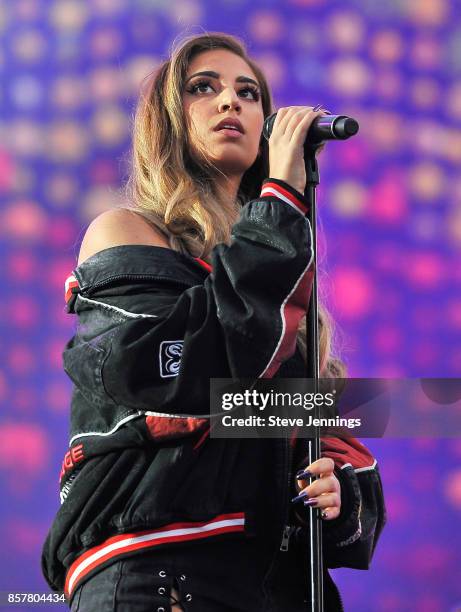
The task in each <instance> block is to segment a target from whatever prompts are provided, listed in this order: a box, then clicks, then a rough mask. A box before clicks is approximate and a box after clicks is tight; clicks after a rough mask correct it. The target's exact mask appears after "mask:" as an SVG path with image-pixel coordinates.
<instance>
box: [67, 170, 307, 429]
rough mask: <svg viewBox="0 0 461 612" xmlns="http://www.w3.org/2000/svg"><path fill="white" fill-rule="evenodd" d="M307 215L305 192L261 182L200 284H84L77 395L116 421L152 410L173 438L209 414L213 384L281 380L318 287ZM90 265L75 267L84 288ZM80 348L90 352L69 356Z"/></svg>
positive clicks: (70, 366)
mask: <svg viewBox="0 0 461 612" xmlns="http://www.w3.org/2000/svg"><path fill="white" fill-rule="evenodd" d="M306 213H307V201H306V200H305V198H304V196H303V195H301V194H300V193H298V192H297V191H296V190H294V189H292V188H291V187H290V186H289V185H288V184H286V183H284V182H283V181H279V180H275V179H266V180H265V181H264V183H263V186H262V191H261V196H260V197H259V198H258V199H255V200H252V201H250V202H248V203H247V204H245V205H244V206H243V207H242V210H241V213H240V218H239V220H238V221H237V222H236V223H235V224H234V226H233V228H232V237H231V243H230V244H229V245H226V244H218V245H217V246H216V247H215V248H214V249H213V251H212V257H211V261H212V270H211V273H210V274H209V276H208V277H207V278H206V279H205V281H204V282H203V284H198V285H194V286H192V287H188V288H186V289H184V287H178V286H177V285H175V284H174V283H172V282H171V279H168V278H165V279H162V278H161V277H159V278H157V279H156V281H155V284H154V285H151V286H149V285H147V288H144V289H143V286H142V285H141V284H140V283H138V284H136V285H132V286H130V287H129V288H127V287H123V286H121V285H118V284H117V283H116V282H111V283H98V284H96V285H93V286H89V287H82V286H81V285H82V284H84V283H79V284H80V292H77V293H78V295H77V299H76V301H75V312H76V313H77V314H78V315H79V328H78V334H77V335H78V337H79V342H75V339H74V340H73V341H72V342H70V343H69V344H68V346H67V350H66V351H65V353H64V369H65V370H66V372H67V373H68V375H69V376H70V377H71V378H72V379H73V381H74V383H75V384H76V385H77V387H78V388H79V391H80V392H81V393H83V394H85V395H86V396H87V397H90V396H91V398H92V402H93V403H94V402H95V401H97V402H99V403H101V404H104V406H106V407H110V406H111V405H112V406H113V407H114V409H115V407H117V409H118V410H119V411H120V413H121V414H126V415H129V414H131V413H132V412H133V411H140V413H143V412H146V411H148V414H149V415H150V417H149V418H150V421H149V422H148V426H149V427H150V432H151V434H152V436H153V437H159V438H161V437H171V436H173V437H175V436H177V435H180V432H181V431H182V432H183V433H187V432H188V431H191V430H194V429H195V427H196V426H197V427H198V425H201V424H203V418H204V416H206V415H207V414H208V416H209V380H210V378H212V377H216V378H228V377H229V378H234V379H235V378H245V377H248V378H258V377H268V378H270V377H272V376H274V374H275V373H276V372H277V370H278V368H279V367H280V365H281V364H282V363H283V362H284V361H286V360H287V359H288V358H289V357H291V356H292V355H293V353H294V351H295V348H296V335H297V330H298V325H299V321H300V319H301V317H302V316H303V315H304V314H305V312H306V310H307V307H308V303H309V298H310V293H311V288H312V279H313V251H312V230H311V226H310V223H309V220H308V218H307V217H306ZM91 259H92V258H90V259H89V260H87V261H86V262H83V264H81V265H80V267H77V268H76V269H75V270H74V275H75V278H76V279H77V281H78V279H79V276H80V278H81V275H79V268H80V271H81V268H82V267H83V266H85V265H86V264H88V265H89V266H91V265H92V266H94V265H95V264H96V261H97V259H96V260H94V259H93V261H90V260H91ZM191 261H192V260H191ZM115 265H116V264H115ZM191 265H195V264H194V263H191ZM82 342H83V343H84V345H85V346H86V352H85V353H84V354H82V352H81V351H80V352H79V351H77V352H76V353H75V355H74V356H73V355H72V350H73V349H74V348H78V347H79V345H80V348H81V344H82ZM82 357H83V358H82ZM95 398H96V399H95Z"/></svg>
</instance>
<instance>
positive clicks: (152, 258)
mask: <svg viewBox="0 0 461 612" xmlns="http://www.w3.org/2000/svg"><path fill="white" fill-rule="evenodd" d="M209 267H210V266H208V264H206V262H202V261H201V260H199V259H198V258H194V257H192V256H190V255H184V254H183V253H179V252H178V251H173V250H172V249H167V248H164V247H157V246H151V245H145V244H127V245H121V246H115V247H109V248H108V249H103V250H102V251H99V252H98V253H95V254H94V255H92V256H91V257H89V258H88V259H86V260H85V261H84V262H82V263H81V264H80V265H79V266H77V267H76V268H75V269H74V271H73V272H74V275H75V278H76V279H77V281H78V285H79V288H80V290H81V291H85V290H86V289H88V288H90V287H92V286H94V285H98V284H99V283H104V282H106V281H109V280H113V281H115V280H117V278H123V277H126V276H131V275H134V276H136V275H147V276H152V277H153V278H154V277H161V278H163V279H171V280H176V281H179V282H182V283H185V284H188V285H190V286H191V287H193V286H194V285H197V284H202V283H203V282H204V280H205V279H206V277H207V276H208V275H209V270H208V269H207V268H209Z"/></svg>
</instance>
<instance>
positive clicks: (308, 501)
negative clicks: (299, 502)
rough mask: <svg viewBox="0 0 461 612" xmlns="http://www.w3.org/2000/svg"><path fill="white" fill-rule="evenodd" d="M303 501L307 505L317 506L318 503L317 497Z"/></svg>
mask: <svg viewBox="0 0 461 612" xmlns="http://www.w3.org/2000/svg"><path fill="white" fill-rule="evenodd" d="M303 503H304V505H305V506H315V504H316V503H317V500H316V499H305V500H304V502H303Z"/></svg>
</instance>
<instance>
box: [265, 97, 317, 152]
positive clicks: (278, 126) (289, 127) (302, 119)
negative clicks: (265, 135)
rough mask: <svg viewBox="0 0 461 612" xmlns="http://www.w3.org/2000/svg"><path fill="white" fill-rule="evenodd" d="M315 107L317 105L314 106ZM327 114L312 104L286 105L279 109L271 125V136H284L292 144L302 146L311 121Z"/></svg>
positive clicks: (275, 137)
mask: <svg viewBox="0 0 461 612" xmlns="http://www.w3.org/2000/svg"><path fill="white" fill-rule="evenodd" d="M315 108H317V107H315ZM325 114H328V113H327V111H325V110H324V109H320V110H314V107H312V106H287V107H283V108H281V109H279V110H278V111H277V115H276V117H275V121H274V125H273V127H272V133H271V138H272V136H274V139H277V138H278V137H281V136H284V137H285V138H287V139H288V140H289V141H291V142H292V144H293V145H294V146H302V145H303V144H304V141H305V139H306V133H307V132H308V130H309V127H310V126H311V124H312V122H313V121H314V120H315V119H316V118H317V117H320V116H322V115H325Z"/></svg>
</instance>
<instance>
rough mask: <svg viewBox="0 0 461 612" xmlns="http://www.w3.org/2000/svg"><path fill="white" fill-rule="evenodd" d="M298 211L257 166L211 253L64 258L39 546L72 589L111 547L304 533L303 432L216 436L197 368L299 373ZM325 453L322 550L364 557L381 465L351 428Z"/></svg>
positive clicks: (229, 374)
mask: <svg viewBox="0 0 461 612" xmlns="http://www.w3.org/2000/svg"><path fill="white" fill-rule="evenodd" d="M306 213H307V201H306V200H305V198H304V196H303V195H301V194H300V193H298V192H297V191H295V190H294V189H292V188H291V187H290V186H289V185H288V184H286V183H285V182H283V181H280V180H276V179H266V180H265V181H264V183H263V186H262V191H261V195H260V197H259V198H257V199H255V200H252V201H250V202H248V203H247V204H245V205H244V206H243V207H242V210H241V214H240V218H239V220H238V221H237V222H236V223H235V225H234V226H233V229H232V239H231V243H230V244H229V245H225V244H219V245H217V246H216V247H215V248H214V249H213V251H212V257H211V265H209V264H207V263H206V262H204V261H201V260H200V259H196V258H193V257H191V256H188V255H184V254H181V253H178V252H176V251H173V250H171V249H167V248H163V247H155V246H149V245H123V246H115V247H111V248H107V249H104V250H102V251H100V252H98V253H96V254H95V255H93V256H91V257H89V258H88V259H87V260H86V261H84V262H83V263H81V264H80V265H78V266H77V267H76V268H75V269H74V270H72V273H71V274H70V275H69V277H68V279H67V280H66V283H65V299H66V309H67V312H68V313H69V314H72V315H74V314H75V315H77V317H78V319H77V322H78V325H77V328H76V333H75V334H74V335H73V337H72V338H71V339H70V340H69V341H68V342H67V344H66V346H65V348H64V351H63V366H64V370H65V372H66V373H67V375H68V376H69V377H70V379H71V380H72V382H73V387H72V398H71V416H70V435H69V445H68V450H67V452H66V454H65V456H64V460H63V464H62V469H61V473H60V496H61V506H60V508H59V509H58V511H57V514H56V516H55V518H54V521H53V523H52V525H51V528H50V530H49V532H48V535H47V538H46V541H45V543H44V546H43V552H42V571H43V574H44V576H45V579H46V580H47V582H48V584H49V585H50V587H51V588H52V589H53V590H54V591H59V592H64V593H65V595H66V597H68V598H69V597H70V596H71V595H72V593H73V592H74V591H75V589H76V588H77V586H78V585H79V584H81V583H82V582H83V581H84V580H87V579H88V578H89V577H91V575H93V573H94V572H96V571H98V570H100V569H101V568H102V567H104V566H107V565H108V564H110V563H112V562H114V560H117V559H119V558H120V557H122V556H126V555H131V554H135V553H137V552H138V551H142V550H147V549H149V548H152V547H166V546H174V545H175V544H177V543H181V542H184V541H186V540H195V539H200V538H219V537H227V538H229V537H232V538H246V537H250V538H251V537H260V538H262V539H264V541H265V542H269V543H271V545H272V546H273V549H274V554H276V553H278V551H279V549H280V546H281V544H282V541H283V543H284V544H283V546H282V550H283V548H284V547H286V546H285V544H286V541H287V538H286V535H287V533H290V532H293V533H295V536H296V537H293V539H292V541H293V545H296V542H301V541H304V535H305V532H306V529H307V527H306V522H305V521H304V520H303V515H302V512H301V511H299V510H298V511H297V512H294V511H293V510H292V509H291V508H290V506H292V505H291V504H290V502H289V500H290V498H291V497H293V496H294V495H296V490H295V480H294V474H295V472H296V471H297V470H298V469H300V468H301V467H304V466H305V465H307V459H306V452H305V444H306V440H305V439H298V438H296V437H293V436H292V437H291V438H289V437H287V438H283V437H282V438H269V439H260V438H258V439H227V438H226V439H222V438H221V439H219V438H214V437H213V436H212V435H210V418H209V415H210V412H209V381H210V378H233V379H237V378H254V379H256V378H273V377H298V376H301V377H302V376H304V369H303V363H302V360H301V357H300V354H299V352H298V351H297V349H296V334H297V330H298V325H299V322H300V319H301V317H302V316H303V315H304V314H305V313H306V310H307V307H308V303H309V297H310V293H311V288H312V279H313V265H314V264H313V250H312V230H311V226H310V223H309V220H308V218H307V216H306ZM207 414H208V417H207ZM322 454H325V455H328V456H331V457H332V458H333V459H334V461H335V466H336V467H335V473H336V474H337V476H338V478H339V479H340V482H341V493H342V507H341V514H340V516H339V517H338V518H337V519H334V520H332V521H322V530H323V543H324V555H325V557H324V558H325V565H326V567H339V566H347V567H355V568H361V569H366V568H368V567H369V564H370V561H371V558H372V554H373V551H374V549H375V546H376V542H377V539H378V537H379V534H380V532H381V530H382V527H383V525H384V522H385V506H384V501H383V494H382V486H381V480H380V476H379V471H378V466H377V464H376V461H375V459H374V458H373V457H372V456H371V454H370V452H369V451H368V449H367V448H366V447H365V446H364V445H363V444H361V443H360V442H359V441H358V440H356V439H353V438H348V439H347V441H346V440H339V439H338V438H329V439H324V440H322ZM269 473H270V474H271V487H268V486H267V475H268V474H269ZM306 512H307V511H306ZM287 525H292V526H293V527H295V529H294V530H293V529H288V531H287V527H286V526H287ZM290 545H291V543H290ZM326 574H327V575H328V572H326ZM328 578H329V576H328ZM326 585H327V587H328V588H330V589H333V588H334V585H332V584H330V583H326ZM338 606H340V604H339V603H338ZM338 609H340V608H338Z"/></svg>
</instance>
